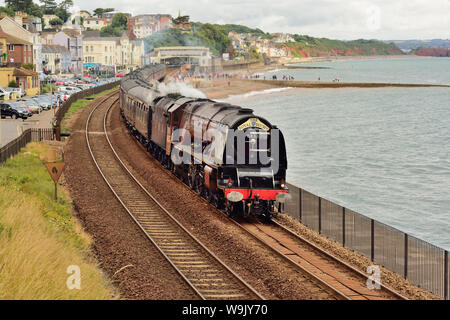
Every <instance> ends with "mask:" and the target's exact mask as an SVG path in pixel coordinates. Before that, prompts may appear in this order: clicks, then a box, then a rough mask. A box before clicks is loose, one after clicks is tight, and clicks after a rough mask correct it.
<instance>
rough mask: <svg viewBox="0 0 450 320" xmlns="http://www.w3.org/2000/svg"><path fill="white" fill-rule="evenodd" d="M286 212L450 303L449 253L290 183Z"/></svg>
mask: <svg viewBox="0 0 450 320" xmlns="http://www.w3.org/2000/svg"><path fill="white" fill-rule="evenodd" d="M288 187H289V193H290V194H291V199H290V200H289V201H287V202H286V204H285V207H284V209H285V212H286V213H287V214H288V215H290V216H291V217H293V218H295V219H297V220H299V221H300V222H301V223H303V224H304V225H306V226H307V227H309V228H310V229H312V230H314V231H317V232H318V233H320V234H323V235H325V236H327V237H328V238H330V239H332V240H334V241H336V242H338V243H340V244H341V245H342V246H343V247H346V248H349V249H352V250H354V251H356V252H359V253H360V254H362V255H364V256H366V257H367V258H369V259H371V261H373V262H375V263H377V264H380V265H382V266H383V267H385V268H387V269H389V270H391V271H393V272H396V273H398V274H400V275H402V276H403V277H404V278H405V279H408V280H409V281H410V282H411V283H413V284H415V285H417V286H419V287H421V288H423V289H426V290H428V291H430V292H432V293H434V294H435V295H437V296H439V297H441V298H443V299H446V300H448V299H449V287H450V279H449V273H450V263H449V262H450V260H449V256H448V251H447V250H444V249H442V248H439V247H437V246H434V245H432V244H430V243H428V242H426V241H423V240H420V239H418V238H415V237H413V236H411V235H408V234H407V233H405V232H402V231H400V230H397V229H395V228H393V227H390V226H388V225H386V224H383V223H381V222H378V221H376V220H374V219H371V218H368V217H366V216H364V215H361V214H359V213H357V212H354V211H352V210H349V209H347V208H345V207H342V206H340V205H338V204H335V203H333V202H331V201H329V200H326V199H324V198H321V197H319V196H316V195H314V194H312V193H310V192H308V191H306V190H304V189H301V188H299V187H297V186H295V185H293V184H290V183H288Z"/></svg>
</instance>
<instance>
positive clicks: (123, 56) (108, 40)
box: [83, 32, 145, 70]
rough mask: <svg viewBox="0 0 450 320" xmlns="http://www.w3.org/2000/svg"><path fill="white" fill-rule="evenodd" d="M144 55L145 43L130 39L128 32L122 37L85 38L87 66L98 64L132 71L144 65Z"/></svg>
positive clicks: (84, 48)
mask: <svg viewBox="0 0 450 320" xmlns="http://www.w3.org/2000/svg"><path fill="white" fill-rule="evenodd" d="M144 53H145V52H144V42H143V41H142V40H137V39H130V37H129V36H128V35H127V33H126V32H124V33H123V34H122V36H121V37H92V36H87V37H84V38H83V59H84V64H85V66H87V65H92V64H97V65H104V66H114V67H116V69H117V70H131V69H134V68H136V67H137V66H140V65H143V64H144Z"/></svg>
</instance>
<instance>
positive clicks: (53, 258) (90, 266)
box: [0, 143, 113, 299]
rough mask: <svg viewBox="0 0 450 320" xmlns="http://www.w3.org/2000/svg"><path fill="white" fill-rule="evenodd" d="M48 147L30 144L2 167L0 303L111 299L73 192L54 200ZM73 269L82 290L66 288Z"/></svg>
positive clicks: (0, 194)
mask: <svg viewBox="0 0 450 320" xmlns="http://www.w3.org/2000/svg"><path fill="white" fill-rule="evenodd" d="M48 148H49V147H48V146H46V145H43V144H38V143H30V144H29V145H28V146H27V147H26V148H24V149H23V150H22V152H21V153H20V154H19V155H17V156H16V157H14V158H12V159H10V160H8V161H7V162H6V163H4V164H1V165H0V299H111V297H112V294H113V289H112V286H111V284H110V283H109V282H108V280H107V279H106V278H105V277H104V275H103V274H102V272H101V271H100V269H99V268H98V267H97V266H96V264H95V260H94V259H93V258H92V255H91V252H90V244H91V239H90V238H89V236H88V235H87V234H86V233H84V232H83V230H82V228H81V226H80V224H79V222H78V221H77V220H76V219H75V218H74V217H73V216H72V214H71V212H72V206H71V201H70V198H69V195H68V193H67V192H66V191H65V190H64V189H62V188H59V190H58V194H59V197H60V199H59V201H58V202H54V201H53V190H54V185H53V181H52V180H51V179H50V176H49V174H48V172H47V169H46V168H45V167H44V165H43V163H42V161H41V157H42V156H43V155H46V152H47V149H48ZM71 265H75V266H79V268H80V271H81V289H80V290H78V289H72V290H69V289H68V287H67V285H66V281H67V279H68V277H69V276H70V274H68V273H67V268H68V267H69V266H71Z"/></svg>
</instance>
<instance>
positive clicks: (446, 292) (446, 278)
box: [444, 250, 449, 300]
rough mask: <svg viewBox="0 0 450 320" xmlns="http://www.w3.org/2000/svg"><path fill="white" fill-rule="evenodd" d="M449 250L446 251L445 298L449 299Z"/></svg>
mask: <svg viewBox="0 0 450 320" xmlns="http://www.w3.org/2000/svg"><path fill="white" fill-rule="evenodd" d="M448 287H449V283H448V251H447V250H445V251H444V299H445V300H448V290H449V288H448Z"/></svg>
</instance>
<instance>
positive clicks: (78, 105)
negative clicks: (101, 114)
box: [61, 87, 117, 131]
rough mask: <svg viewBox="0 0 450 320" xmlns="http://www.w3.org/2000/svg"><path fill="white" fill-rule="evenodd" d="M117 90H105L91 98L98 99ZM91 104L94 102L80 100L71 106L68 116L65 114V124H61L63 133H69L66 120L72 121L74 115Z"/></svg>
mask: <svg viewBox="0 0 450 320" xmlns="http://www.w3.org/2000/svg"><path fill="white" fill-rule="evenodd" d="M116 89H117V87H114V88H112V89H109V90H105V91H102V92H99V93H96V94H94V95H92V96H90V98H97V97H100V96H103V95H105V94H108V93H110V92H112V91H114V90H116ZM91 102H92V100H88V99H79V100H77V101H75V102H74V103H72V104H71V105H70V108H69V110H67V112H66V114H65V116H64V119H63V122H62V124H61V131H69V128H68V127H67V126H66V125H65V124H64V120H68V119H70V117H71V116H72V115H73V114H75V113H77V112H78V111H80V110H82V109H83V108H84V107H86V106H87V105H88V104H89V103H91Z"/></svg>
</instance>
